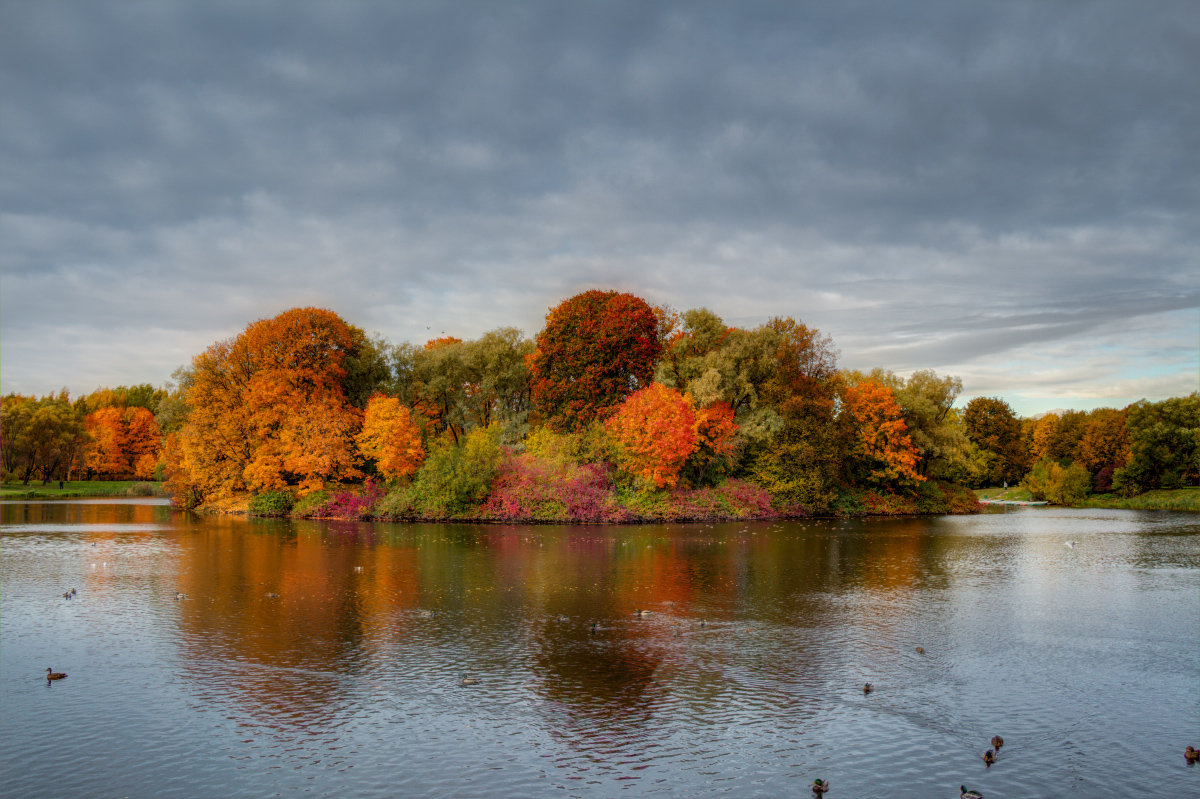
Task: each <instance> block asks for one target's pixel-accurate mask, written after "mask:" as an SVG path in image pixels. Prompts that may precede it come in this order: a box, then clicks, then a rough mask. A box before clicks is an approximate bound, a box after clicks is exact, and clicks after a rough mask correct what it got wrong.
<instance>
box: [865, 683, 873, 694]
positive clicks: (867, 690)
mask: <svg viewBox="0 0 1200 799" xmlns="http://www.w3.org/2000/svg"><path fill="white" fill-rule="evenodd" d="M874 690H875V686H874V685H871V683H869V682H868V683H863V693H864V694H869V693H871V692H872V691H874Z"/></svg>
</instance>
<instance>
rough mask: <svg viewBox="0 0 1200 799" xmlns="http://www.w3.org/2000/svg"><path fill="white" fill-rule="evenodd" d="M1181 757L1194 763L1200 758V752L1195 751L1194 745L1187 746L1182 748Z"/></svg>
mask: <svg viewBox="0 0 1200 799" xmlns="http://www.w3.org/2000/svg"><path fill="white" fill-rule="evenodd" d="M1183 757H1184V759H1186V760H1187V762H1189V763H1195V762H1196V761H1197V760H1200V752H1197V751H1196V747H1194V746H1189V747H1188V748H1187V749H1184V750H1183Z"/></svg>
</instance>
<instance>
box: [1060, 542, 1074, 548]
mask: <svg viewBox="0 0 1200 799" xmlns="http://www.w3.org/2000/svg"><path fill="white" fill-rule="evenodd" d="M1063 546H1065V547H1066V548H1067V549H1074V548H1075V542H1074V541H1068V542H1067V543H1065V544H1063Z"/></svg>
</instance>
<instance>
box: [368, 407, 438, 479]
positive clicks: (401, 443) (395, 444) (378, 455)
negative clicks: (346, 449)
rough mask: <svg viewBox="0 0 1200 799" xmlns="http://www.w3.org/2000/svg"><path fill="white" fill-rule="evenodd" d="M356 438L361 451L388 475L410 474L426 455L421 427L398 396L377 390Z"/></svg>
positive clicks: (404, 475)
mask: <svg viewBox="0 0 1200 799" xmlns="http://www.w3.org/2000/svg"><path fill="white" fill-rule="evenodd" d="M355 441H356V442H357V444H358V448H359V451H360V452H361V453H362V454H363V455H365V456H366V457H368V458H373V459H374V460H375V463H376V466H377V467H378V468H379V471H380V473H381V474H383V475H384V476H385V477H387V478H389V479H397V478H400V477H408V476H409V475H411V474H412V473H413V472H415V471H416V470H417V467H418V466H420V465H421V461H422V460H423V459H424V458H425V448H424V447H422V446H421V429H420V428H419V427H418V426H417V424H416V422H414V421H413V418H412V415H411V414H410V413H409V411H408V408H406V407H404V406H403V405H401V404H400V400H398V399H396V398H395V397H385V396H384V395H382V394H376V395H375V396H374V397H372V398H371V399H370V401H369V402H368V403H367V408H366V411H365V412H364V414H363V425H362V432H360V433H359V434H358V436H357V437H356V438H355Z"/></svg>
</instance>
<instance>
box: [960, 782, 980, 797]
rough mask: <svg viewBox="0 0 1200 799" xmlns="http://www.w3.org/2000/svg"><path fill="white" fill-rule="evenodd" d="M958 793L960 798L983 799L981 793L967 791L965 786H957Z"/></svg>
mask: <svg viewBox="0 0 1200 799" xmlns="http://www.w3.org/2000/svg"><path fill="white" fill-rule="evenodd" d="M958 795H959V797H960V799H983V794H981V793H980V792H979V791H968V790H967V786H965V785H960V786H958Z"/></svg>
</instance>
